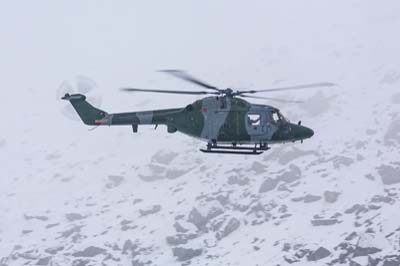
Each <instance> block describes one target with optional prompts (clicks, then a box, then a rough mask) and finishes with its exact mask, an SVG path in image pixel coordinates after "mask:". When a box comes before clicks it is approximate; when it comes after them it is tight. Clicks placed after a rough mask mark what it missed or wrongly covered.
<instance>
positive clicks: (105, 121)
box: [94, 118, 108, 124]
mask: <svg viewBox="0 0 400 266" xmlns="http://www.w3.org/2000/svg"><path fill="white" fill-rule="evenodd" d="M94 122H95V123H99V124H105V123H107V122H108V119H106V118H102V119H96V120H94Z"/></svg>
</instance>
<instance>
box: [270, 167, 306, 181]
mask: <svg viewBox="0 0 400 266" xmlns="http://www.w3.org/2000/svg"><path fill="white" fill-rule="evenodd" d="M300 178H301V170H300V168H299V167H297V166H295V165H293V164H291V165H290V166H289V171H286V172H284V173H283V174H280V175H278V176H277V178H276V179H277V180H279V181H283V182H286V183H292V182H294V181H296V180H298V179H300Z"/></svg>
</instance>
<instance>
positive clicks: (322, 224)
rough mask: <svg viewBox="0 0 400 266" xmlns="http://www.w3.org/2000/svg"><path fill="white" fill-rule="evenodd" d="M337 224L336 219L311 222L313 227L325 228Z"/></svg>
mask: <svg viewBox="0 0 400 266" xmlns="http://www.w3.org/2000/svg"><path fill="white" fill-rule="evenodd" d="M337 223H339V220H338V219H315V220H311V224H312V225H313V226H327V225H334V224H337Z"/></svg>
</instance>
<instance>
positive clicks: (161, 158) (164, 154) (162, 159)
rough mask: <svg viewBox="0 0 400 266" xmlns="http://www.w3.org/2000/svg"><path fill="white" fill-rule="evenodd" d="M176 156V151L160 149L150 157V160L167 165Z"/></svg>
mask: <svg viewBox="0 0 400 266" xmlns="http://www.w3.org/2000/svg"><path fill="white" fill-rule="evenodd" d="M176 156H178V153H176V152H173V151H166V150H161V151H159V152H158V153H157V154H156V155H154V156H153V157H152V158H151V161H152V162H155V163H159V164H163V165H168V164H170V163H171V162H172V161H173V160H174V158H175V157H176Z"/></svg>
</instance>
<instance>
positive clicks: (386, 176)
mask: <svg viewBox="0 0 400 266" xmlns="http://www.w3.org/2000/svg"><path fill="white" fill-rule="evenodd" d="M378 173H379V175H380V176H381V180H382V183H383V184H384V185H393V184H398V183H400V166H399V164H396V166H392V165H381V166H380V167H378Z"/></svg>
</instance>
